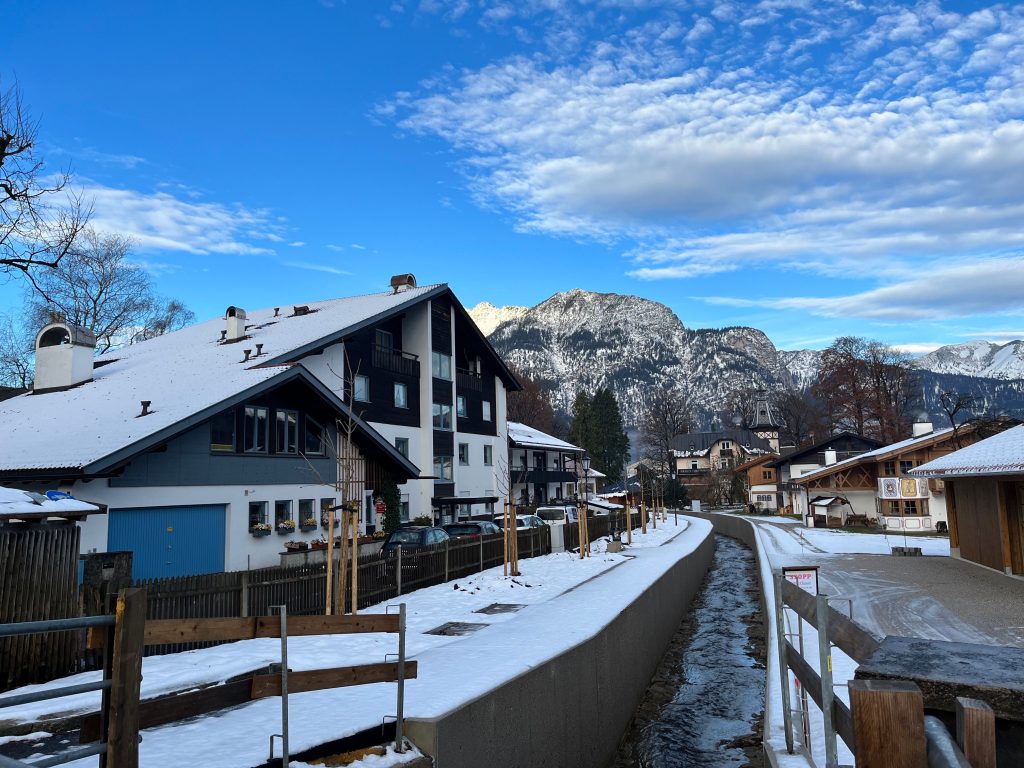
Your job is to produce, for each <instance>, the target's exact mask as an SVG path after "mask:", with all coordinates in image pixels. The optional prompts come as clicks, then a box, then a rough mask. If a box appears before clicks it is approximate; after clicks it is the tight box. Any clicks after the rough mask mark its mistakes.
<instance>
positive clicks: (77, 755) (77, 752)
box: [0, 742, 107, 768]
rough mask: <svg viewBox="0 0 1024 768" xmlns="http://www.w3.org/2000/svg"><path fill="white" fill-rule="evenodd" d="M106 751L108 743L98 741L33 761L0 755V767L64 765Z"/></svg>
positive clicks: (34, 767) (23, 767)
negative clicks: (26, 761) (25, 761)
mask: <svg viewBox="0 0 1024 768" xmlns="http://www.w3.org/2000/svg"><path fill="white" fill-rule="evenodd" d="M106 751H107V745H106V744H103V743H100V742H96V743H95V744H88V745H86V746H84V747H79V748H78V749H71V750H68V751H67V752H61V753H60V754H59V755H50V756H49V757H43V758H40V759H39V760H33V761H32V762H31V763H23V762H21V761H20V760H15V759H14V758H12V757H4V756H3V755H0V768H50V767H51V766H54V765H64V763H70V762H72V761H74V760H81V759H82V758H83V757H92V756H93V755H102V754H103V753H104V752H106Z"/></svg>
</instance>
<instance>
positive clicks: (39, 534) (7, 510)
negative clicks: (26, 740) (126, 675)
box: [0, 486, 101, 690]
mask: <svg viewBox="0 0 1024 768" xmlns="http://www.w3.org/2000/svg"><path fill="white" fill-rule="evenodd" d="M100 511H101V510H100V508H99V507H97V506H96V505H94V504H89V503H87V502H84V501H79V500H78V499H74V498H71V496H69V495H68V494H66V493H61V492H59V491H50V492H49V493H47V494H39V493H35V492H32V491H24V490H19V489H15V488H5V487H2V486H0V563H2V564H3V568H0V595H3V596H4V599H3V600H0V624H8V623H14V622H22V621H40V620H43V619H66V618H72V617H75V616H78V615H79V606H78V555H79V527H78V525H77V522H78V521H79V520H84V519H85V518H86V517H87V516H88V515H92V514H96V513H99V512H100ZM77 654H78V638H77V636H76V635H75V634H74V633H71V632H64V633H57V634H46V635H22V636H15V637H5V638H0V690H8V689H10V688H15V687H17V686H20V685H26V684H28V683H37V682H43V681H45V680H51V679H53V678H55V677H59V676H61V675H65V674H68V673H69V672H73V671H75V660H76V658H77Z"/></svg>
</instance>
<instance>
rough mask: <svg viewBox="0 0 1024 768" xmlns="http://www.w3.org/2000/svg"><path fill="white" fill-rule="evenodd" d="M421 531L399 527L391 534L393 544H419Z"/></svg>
mask: <svg viewBox="0 0 1024 768" xmlns="http://www.w3.org/2000/svg"><path fill="white" fill-rule="evenodd" d="M419 541H420V532H419V531H410V530H409V529H404V530H403V529H401V528H399V529H398V530H397V531H395V532H394V533H392V534H391V543H392V544H419Z"/></svg>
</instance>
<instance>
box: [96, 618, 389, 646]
mask: <svg viewBox="0 0 1024 768" xmlns="http://www.w3.org/2000/svg"><path fill="white" fill-rule="evenodd" d="M397 631H398V614H385V613H373V614H363V615H361V616H290V617H289V618H288V635H289V637H292V636H300V635H342V634H355V633H363V632H397ZM280 635H281V618H280V617H279V616H248V617H240V618H220V619H151V620H150V621H147V622H146V629H145V636H144V640H143V642H144V643H145V644H146V645H162V644H164V643H201V642H225V641H231V640H251V639H252V638H254V637H280ZM89 647H90V648H102V647H103V633H101V632H90V634H89Z"/></svg>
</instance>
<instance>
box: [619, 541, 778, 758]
mask: <svg viewBox="0 0 1024 768" xmlns="http://www.w3.org/2000/svg"><path fill="white" fill-rule="evenodd" d="M715 542H716V549H715V558H714V562H713V563H712V566H711V569H710V570H709V571H708V575H707V578H706V580H705V582H704V586H703V587H702V588H701V591H700V592H699V593H698V594H697V597H696V598H695V599H694V602H693V607H692V612H691V613H690V614H689V616H687V618H686V619H685V620H684V621H683V623H682V624H681V625H680V628H679V631H678V632H677V633H676V636H675V637H674V638H673V640H672V644H671V646H670V647H669V650H668V652H667V653H666V654H665V656H664V658H663V659H662V662H661V665H660V666H659V669H658V671H657V673H656V674H655V676H654V679H653V681H652V682H651V687H650V689H649V690H648V692H647V694H646V695H645V697H644V700H643V701H642V702H641V704H640V707H639V709H638V710H637V713H636V715H635V717H634V722H633V724H632V726H631V728H630V730H629V731H628V732H627V733H626V734H625V736H624V737H623V741H622V743H621V745H620V747H619V753H618V757H617V759H616V761H615V762H614V764H613V765H614V768H632V766H643V768H684V767H685V768H702V767H703V766H709V767H710V766H714V768H732V767H735V768H741V767H742V766H753V767H755V768H760V766H762V765H763V764H764V763H763V759H762V755H761V746H760V744H761V717H762V715H763V712H764V683H765V677H764V676H765V670H764V643H763V629H762V625H761V615H760V604H759V603H758V592H757V590H758V581H757V574H756V572H755V567H756V566H755V562H754V557H753V555H752V553H751V552H750V550H749V549H747V548H746V547H745V546H743V545H742V544H740V543H739V542H737V541H735V540H734V539H730V538H728V537H725V536H718V535H716V536H715Z"/></svg>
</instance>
